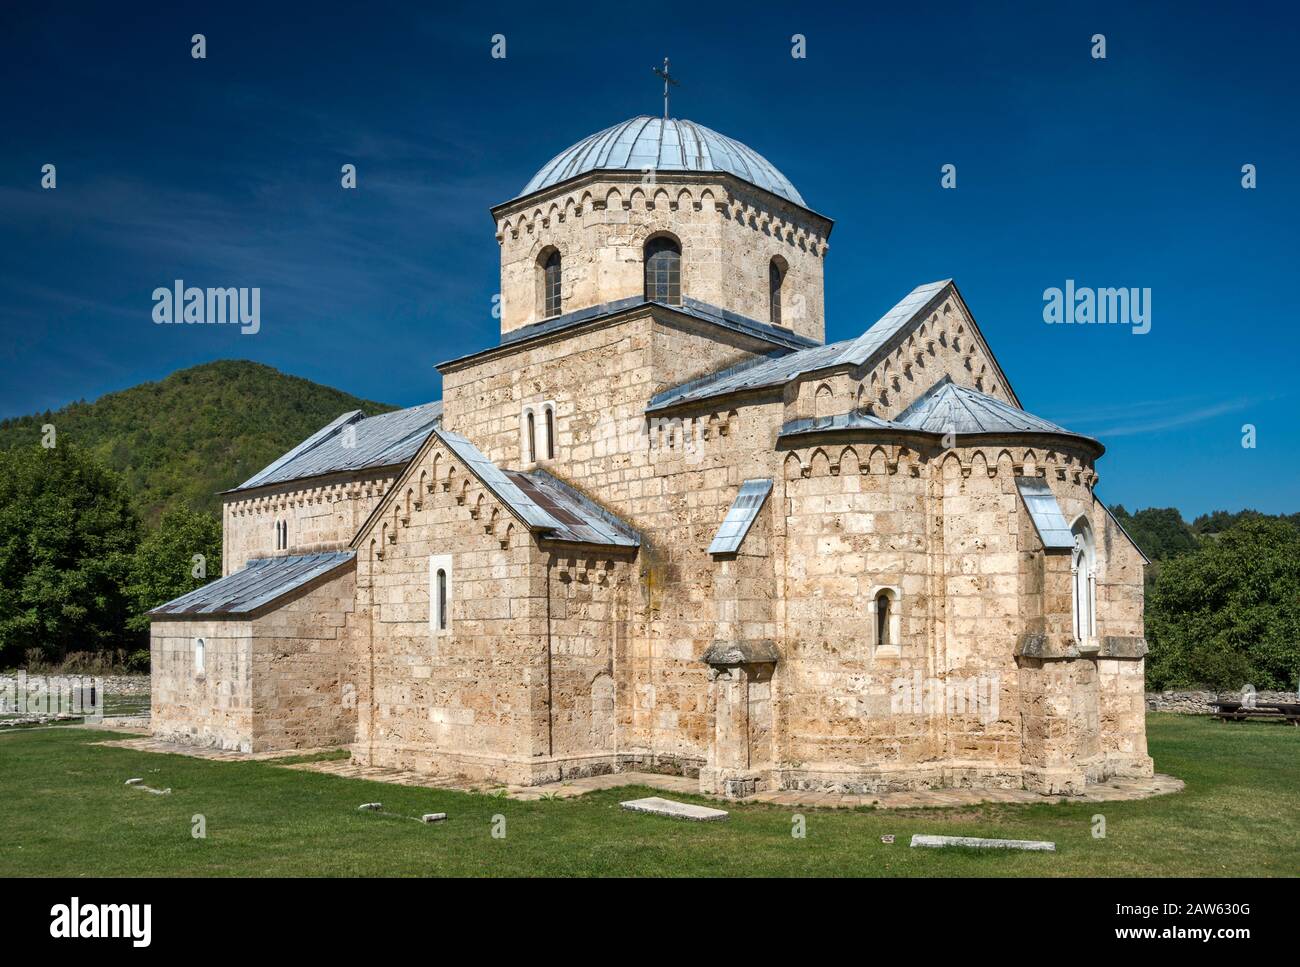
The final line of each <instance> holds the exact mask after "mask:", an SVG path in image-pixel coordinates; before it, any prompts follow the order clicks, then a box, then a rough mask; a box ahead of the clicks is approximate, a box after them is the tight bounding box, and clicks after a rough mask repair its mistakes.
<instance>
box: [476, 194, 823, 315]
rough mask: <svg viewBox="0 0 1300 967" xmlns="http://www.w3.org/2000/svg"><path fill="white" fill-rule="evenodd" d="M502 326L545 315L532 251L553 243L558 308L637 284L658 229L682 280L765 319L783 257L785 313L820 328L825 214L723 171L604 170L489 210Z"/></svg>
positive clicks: (625, 292)
mask: <svg viewBox="0 0 1300 967" xmlns="http://www.w3.org/2000/svg"><path fill="white" fill-rule="evenodd" d="M496 214H497V240H498V242H499V243H500V245H501V297H502V311H501V331H502V333H507V332H510V331H512V330H514V329H518V328H520V327H521V326H525V325H529V324H531V323H534V322H538V321H540V320H541V319H542V318H543V313H542V309H543V303H542V296H541V281H540V277H541V269H540V265H541V261H542V256H543V255H544V253H547V252H549V251H550V250H551V249H553V248H554V249H558V250H559V252H560V255H561V259H562V263H561V264H562V268H561V278H562V289H561V291H562V306H561V311H562V312H564V313H567V312H572V311H574V310H577V309H584V308H588V307H590V306H594V305H600V304H602V303H607V302H614V301H616V300H619V299H625V298H628V297H630V296H639V295H641V294H643V293H644V291H645V267H644V248H645V243H646V241H647V240H648V239H649V238H650V237H651V236H652V235H655V234H657V233H668V234H671V235H672V236H674V237H675V238H676V239H677V240H678V242H679V244H680V245H681V250H682V280H681V283H682V284H681V291H682V295H683V296H684V297H689V298H694V299H698V300H700V301H702V302H707V303H710V304H712V305H715V306H719V307H721V308H724V309H730V310H732V311H733V312H737V313H739V314H741V315H744V316H747V317H749V318H752V319H756V320H758V321H759V322H769V321H770V312H769V300H768V275H767V273H768V265H769V262H770V261H771V259H772V258H773V257H779V258H780V259H781V260H782V262H783V264H784V265H785V266H786V273H787V274H786V278H785V282H784V284H783V287H782V301H783V303H784V307H783V313H782V324H783V325H785V326H786V328H792V329H793V330H794V331H795V332H797V333H800V334H802V335H806V336H809V337H811V338H814V339H818V340H820V339H822V338H823V337H824V333H825V323H824V316H823V306H822V288H823V280H822V260H823V258H824V256H825V252H826V248H827V245H826V234H827V233H828V232H829V230H830V223H829V222H828V221H826V220H825V219H822V218H820V217H819V216H814V215H811V214H809V213H808V212H806V211H803V210H802V209H799V208H798V207H797V206H794V205H791V204H789V203H786V202H783V201H782V200H780V199H777V198H775V197H772V196H768V195H766V194H764V193H762V192H759V191H756V190H754V189H752V188H748V187H746V186H743V185H741V184H740V183H738V182H735V181H733V180H731V179H720V180H718V181H715V182H701V180H700V178H699V177H698V176H688V177H686V178H679V177H677V176H674V175H672V174H671V173H667V172H660V173H659V174H658V175H657V180H656V182H655V183H654V184H642V183H641V181H640V180H639V179H638V178H637V176H635V175H633V176H620V175H614V174H605V175H601V176H594V177H593V178H588V179H583V180H582V181H580V182H577V183H574V184H572V185H568V186H565V187H564V188H562V189H558V190H556V191H553V192H549V193H544V194H541V195H537V196H534V197H533V198H530V199H528V200H527V201H523V202H519V203H513V204H511V205H506V206H503V207H502V208H500V209H498V210H497V213H496Z"/></svg>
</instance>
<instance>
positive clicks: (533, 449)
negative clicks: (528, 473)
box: [527, 410, 537, 463]
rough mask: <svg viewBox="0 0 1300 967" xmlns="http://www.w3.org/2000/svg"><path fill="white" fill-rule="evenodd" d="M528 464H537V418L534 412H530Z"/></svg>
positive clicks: (528, 419) (528, 420)
mask: <svg viewBox="0 0 1300 967" xmlns="http://www.w3.org/2000/svg"><path fill="white" fill-rule="evenodd" d="M527 422H528V462H529V463H536V462H537V418H536V417H534V416H533V411H532V410H529V411H528V418H527Z"/></svg>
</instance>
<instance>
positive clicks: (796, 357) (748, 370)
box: [646, 279, 952, 412]
mask: <svg viewBox="0 0 1300 967" xmlns="http://www.w3.org/2000/svg"><path fill="white" fill-rule="evenodd" d="M951 283H952V280H951V279H943V280H941V281H939V282H929V283H927V284H925V285H918V286H917V287H916V288H915V289H913V290H912V291H911V292H909V293H908V294H907V295H906V296H904V297H903V298H902V300H900V301H899V302H898V303H897V304H896V305H895V306H894V307H893V308H892V309H890V310H889V311H888V312H886V313H885V314H884V315H883V316H881V317H880V318H879V319H878V320H876V322H875V323H874V324H873V325H872V326H871V328H870V329H868V330H867V331H866V332H864V333H863V334H862V335H861V336H858V337H856V338H854V339H845V340H842V341H841V342H835V343H828V344H827V345H824V346H814V347H811V348H808V349H802V350H799V351H798V352H793V353H789V354H786V355H781V356H776V357H775V358H773V357H772V356H768V357H765V358H761V359H751V360H748V361H746V362H744V363H741V364H740V365H738V366H732V367H731V368H729V369H724V370H722V371H721V372H718V373H713V374H711V375H709V376H703V377H700V378H699V379H695V380H692V381H690V382H689V383H685V384H683V385H681V386H676V387H674V388H672V389H669V390H664V391H663V392H662V393H658V394H656V395H655V396H654V397H653V398H652V399H651V400H650V405H649V406H647V407H646V411H647V412H653V411H655V410H662V409H667V408H668V407H670V406H676V405H678V404H681V403H692V402H697V401H699V400H706V399H711V398H713V397H715V396H725V395H727V394H728V393H737V392H741V391H744V390H751V389H764V388H767V387H772V386H784V385H785V384H786V383H788V382H790V381H791V380H793V379H795V378H797V377H799V376H801V375H803V374H804V373H811V372H815V371H817V370H819V369H829V368H830V367H832V366H841V365H852V366H862V365H864V364H866V363H868V362H870V361H871V360H872V359H873V358H874V357H876V356H878V355H879V354H880V353H881V352H882V351H883V350H884V349H885V348H886V347H887V346H888V345H889V344H890V341H891V340H892V339H893V338H894V337H895V336H897V335H898V334H899V333H901V332H902V331H903V330H904V329H905V328H907V326H908V325H909V324H910V323H911V322H912V321H913V320H914V319H916V318H917V316H919V315H923V314H924V313H925V311H926V310H927V309H928V308H929V307H930V306H931V305H932V304H933V303H934V302H935V301H936V300H937V299H938V298H939V296H941V295H942V294H943V292H944V290H945V289H947V287H948V286H949V285H950V284H951Z"/></svg>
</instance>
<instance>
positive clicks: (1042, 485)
mask: <svg viewBox="0 0 1300 967" xmlns="http://www.w3.org/2000/svg"><path fill="white" fill-rule="evenodd" d="M1016 490H1018V491H1020V499H1021V500H1023V501H1024V502H1025V509H1026V510H1027V511H1029V517H1030V519H1031V520H1033V522H1034V528H1035V529H1036V530H1037V531H1038V538H1039V540H1041V541H1042V542H1043V547H1045V548H1048V549H1049V550H1065V549H1068V548H1071V547H1074V535H1073V534H1072V533H1070V525H1069V524H1068V523H1067V522H1066V520H1065V515H1064V514H1062V513H1061V505H1060V504H1058V503H1057V502H1056V496H1055V494H1053V493H1052V488H1051V487H1049V486H1048V485H1047V481H1046V480H1043V479H1041V478H1039V477H1017V478H1016Z"/></svg>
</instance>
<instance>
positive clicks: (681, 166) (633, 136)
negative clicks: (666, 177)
mask: <svg viewBox="0 0 1300 967" xmlns="http://www.w3.org/2000/svg"><path fill="white" fill-rule="evenodd" d="M645 168H654V169H655V170H656V171H701V172H706V171H723V172H726V173H727V174H730V175H735V176H736V177H737V178H739V179H741V180H742V181H747V182H749V183H750V184H751V185H754V186H755V187H757V188H762V189H763V190H765V191H770V192H771V193H772V194H774V195H780V196H781V197H782V198H784V199H786V201H791V202H794V203H795V204H796V205H798V206H800V207H801V208H807V207H808V206H807V205H806V204H805V203H804V200H803V197H802V196H801V195H800V194H799V192H798V191H796V190H795V187H794V185H792V184H790V179H788V178H786V176H785V175H783V174H781V172H779V171H777V169H776V167H775V166H774V165H773V164H772V163H771V162H770V161H768V160H767V159H766V158H764V157H763V156H762V155H761V154H759V153H758V152H757V151H755V150H754V149H753V148H751V147H749V146H748V145H744V144H741V143H740V142H739V141H735V140H733V139H731V138H728V137H726V136H725V135H721V134H719V133H718V132H717V131H713V130H710V129H709V128H706V127H705V126H704V125H702V124H696V123H695V122H694V121H684V120H678V119H676V118H672V119H669V120H664V119H663V118H658V117H650V116H649V115H641V116H640V117H635V118H632V119H631V120H629V121H624V122H623V123H621V124H616V125H614V126H613V127H612V128H606V129H605V130H604V131H599V132H597V133H596V134H593V135H591V136H590V137H587V138H583V139H582V140H581V141H579V142H578V143H577V144H575V145H574V146H573V147H571V148H568V149H566V150H564V151H561V152H560V153H559V154H557V155H556V156H555V157H554V158H552V159H551V160H550V161H548V162H547V163H546V164H545V165H543V166H542V168H541V170H539V171H538V172H537V174H535V175H533V177H532V179H531V180H530V181H529V182H528V184H526V185H524V189H523V191H521V192H520V193H519V197H521V198H522V197H523V196H525V195H531V194H532V193H533V192H535V191H541V190H542V189H543V188H550V187H551V186H552V185H558V184H559V183H560V182H562V181H568V180H569V179H570V178H575V177H577V176H578V175H582V174H586V173H587V172H588V171H642V170H643V169H645Z"/></svg>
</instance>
